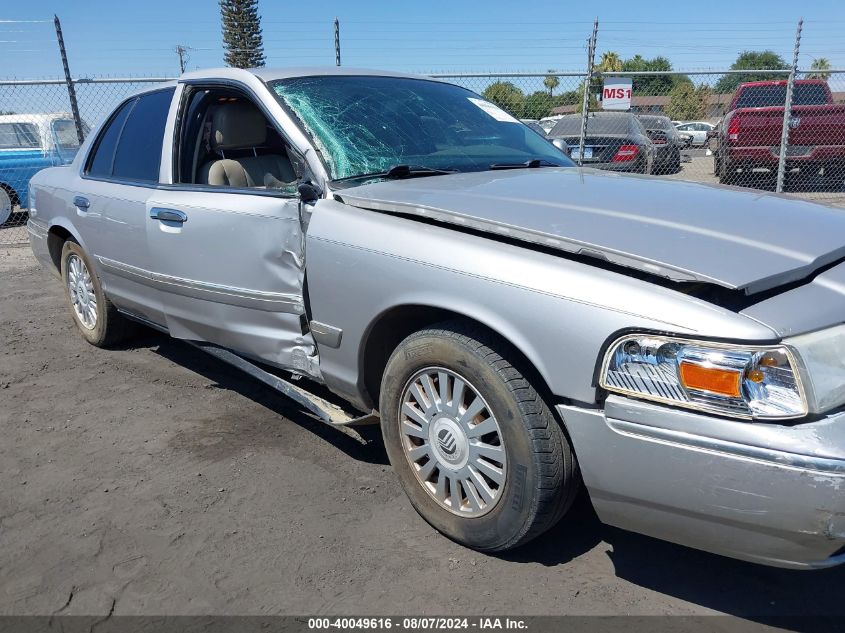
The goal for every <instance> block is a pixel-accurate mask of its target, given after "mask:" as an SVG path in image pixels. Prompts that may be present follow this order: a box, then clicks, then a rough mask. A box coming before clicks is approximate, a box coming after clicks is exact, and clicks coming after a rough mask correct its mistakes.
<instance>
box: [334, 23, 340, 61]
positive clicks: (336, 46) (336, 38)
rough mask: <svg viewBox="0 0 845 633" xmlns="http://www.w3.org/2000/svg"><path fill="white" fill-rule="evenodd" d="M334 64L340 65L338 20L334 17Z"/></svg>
mask: <svg viewBox="0 0 845 633" xmlns="http://www.w3.org/2000/svg"><path fill="white" fill-rule="evenodd" d="M334 64H335V66H340V20H338V19H337V18H335V19H334Z"/></svg>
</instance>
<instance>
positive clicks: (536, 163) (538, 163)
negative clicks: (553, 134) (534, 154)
mask: <svg viewBox="0 0 845 633" xmlns="http://www.w3.org/2000/svg"><path fill="white" fill-rule="evenodd" d="M526 167H527V168H529V169H536V168H538V167H564V165H560V164H558V163H555V162H554V161H551V160H547V159H545V158H532V159H531V160H527V161H525V162H524V163H493V164H492V165H490V169H525V168H526Z"/></svg>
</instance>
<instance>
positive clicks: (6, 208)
mask: <svg viewBox="0 0 845 633" xmlns="http://www.w3.org/2000/svg"><path fill="white" fill-rule="evenodd" d="M11 216H12V196H11V195H10V194H9V192H8V190H7V189H6V188H5V187H4V186H2V185H0V226H2V225H4V224H6V222H7V221H8V220H9V218H10V217H11Z"/></svg>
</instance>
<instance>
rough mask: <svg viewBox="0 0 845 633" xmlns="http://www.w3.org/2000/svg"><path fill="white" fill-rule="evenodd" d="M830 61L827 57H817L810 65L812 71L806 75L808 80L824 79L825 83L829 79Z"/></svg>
mask: <svg viewBox="0 0 845 633" xmlns="http://www.w3.org/2000/svg"><path fill="white" fill-rule="evenodd" d="M830 68H831V66H830V60H828V59H827V57H818V58H816V59H814V60H813V63H812V64H810V70H811V71H812V72H811V73H809V74H808V75H807V78H808V79H824V80H825V81H827V80H828V79H829V78H830V72H829V71H830Z"/></svg>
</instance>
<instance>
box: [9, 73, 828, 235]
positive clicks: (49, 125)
mask: <svg viewBox="0 0 845 633" xmlns="http://www.w3.org/2000/svg"><path fill="white" fill-rule="evenodd" d="M789 75H790V71H789V70H773V71H765V70H764V71H760V70H755V71H743V72H737V71H724V70H723V71H712V72H710V71H708V72H701V71H697V72H690V73H682V72H674V71H671V72H658V73H623V72H618V73H605V74H603V75H602V74H599V73H594V74H593V76H592V77H591V78H590V80H589V82H588V80H587V75H586V73H584V72H580V73H579V72H570V73H548V74H534V73H501V74H495V73H494V74H491V73H483V74H482V73H472V74H441V75H434V76H436V77H439V78H441V79H445V80H447V81H450V82H452V83H455V84H458V85H461V86H464V87H466V88H469V89H471V90H473V91H474V92H477V93H479V94H481V95H483V96H484V97H486V98H487V99H489V100H490V101H493V102H495V103H497V104H498V105H500V106H501V107H502V108H504V109H505V110H507V111H508V112H510V113H511V114H513V115H514V116H516V117H517V118H520V119H522V120H523V121H525V122H526V123H527V124H528V125H530V126H532V127H534V128H535V130H537V131H538V132H539V133H541V134H543V135H545V136H547V137H548V138H549V140H550V141H553V142H555V143H556V144H557V145H558V146H560V147H566V148H568V151H569V152H570V154H571V155H572V157H573V158H574V159H576V160H577V161H578V162H581V163H582V164H583V165H585V166H590V167H595V168H599V169H608V170H614V171H621V172H632V173H643V174H649V175H651V176H654V177H658V178H675V179H682V180H690V181H695V182H702V183H723V184H728V185H734V186H740V187H750V188H754V189H760V190H767V191H774V190H775V189H776V188H777V180H778V167H779V165H780V164H783V172H784V173H783V190H784V191H786V192H788V193H790V194H792V195H796V196H799V197H801V198H806V199H810V200H816V201H819V202H823V203H828V204H834V205H838V206H843V207H845V187H843V183H845V71H842V70H825V71H823V72H819V71H816V72H814V73H811V72H804V71H802V72H798V73H796V75H795V78H794V79H795V81H794V85H793V87H792V90H791V95H789V96H790V97H791V102H792V104H791V105H792V107H791V109H790V111H791V114H790V115H787V114H786V111H787V110H786V108H785V107H784V106H785V102H786V100H787V97H788V93H789V82H788V79H789ZM614 77H615V78H622V79H630V80H631V95H630V96H631V99H630V108H629V109H628V110H626V111H607V110H605V109H603V108H602V105H603V103H604V101H603V100H602V94H603V87H604V85H605V84H606V83H608V79H610V78H614ZM166 80H167V79H166V78H161V77H159V78H132V79H91V80H77V81H75V82H74V86H75V92H76V98H77V101H78V107H79V112H80V119H81V121H80V125H81V128H82V133H83V135H86V134H87V133H88V132H89V131H90V130H91V129H92V128H95V127H96V125H97V124H98V123H99V122H100V121H101V120H102V119H103V118H104V117H105V116H107V115H108V113H109V112H110V111H111V110H112V109H113V108H114V107H115V106H116V105H117V104H118V103H119V102H120V101H121V100H122V99H124V98H125V97H126V96H128V95H130V94H132V93H133V92H136V91H138V90H141V89H143V88H145V87H149V86H150V84H154V83H158V82H161V81H166ZM749 82H752V83H749ZM585 86H586V90H587V91H588V95H587V97H588V98H587V100H586V102H587V106H588V114H587V117H586V119H587V120H586V128H585V134H584V138H583V143H582V140H581V132H582V123H583V120H582V119H583V114H582V109H583V108H582V105H583V103H584V91H585ZM71 111H72V108H71V105H70V102H69V99H68V87H67V85H66V83H65V82H64V81H63V80H39V81H0V245H6V244H18V243H25V242H26V240H27V234H26V227H25V224H26V219H27V205H28V197H27V189H28V182H29V179H30V178H31V177H32V175H33V174H34V173H35V172H36V171H38V170H39V169H42V168H44V167H47V166H50V165H58V164H63V163H67V162H70V161H71V160H72V159H73V157H74V155H75V153H76V150H77V148H78V146H79V140H78V135H77V128H76V122H75V121H74V118H73V116H72V115H71V114H70V113H71ZM784 133H785V134H786V139H787V144H786V147H785V149H784V151H783V152H782V151H781V138H782V137H783V134H784ZM564 144H565V145H564ZM582 147H583V154H581V148H582Z"/></svg>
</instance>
